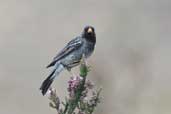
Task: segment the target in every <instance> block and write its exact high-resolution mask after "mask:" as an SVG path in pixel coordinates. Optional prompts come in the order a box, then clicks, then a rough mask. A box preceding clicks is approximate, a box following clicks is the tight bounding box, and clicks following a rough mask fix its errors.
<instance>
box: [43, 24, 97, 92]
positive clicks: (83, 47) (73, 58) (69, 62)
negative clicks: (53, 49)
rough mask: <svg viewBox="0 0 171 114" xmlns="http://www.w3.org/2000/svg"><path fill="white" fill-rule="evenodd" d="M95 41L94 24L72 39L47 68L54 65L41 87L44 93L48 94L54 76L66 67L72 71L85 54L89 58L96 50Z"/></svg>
mask: <svg viewBox="0 0 171 114" xmlns="http://www.w3.org/2000/svg"><path fill="white" fill-rule="evenodd" d="M95 43H96V35H95V31H94V28H93V27H92V26H87V27H85V28H84V31H83V33H82V34H81V36H78V37H76V38H75V39H73V40H71V41H70V42H69V43H68V44H67V45H66V46H65V47H64V48H63V50H61V51H60V52H59V53H58V54H57V55H56V57H54V59H53V61H52V62H51V63H50V64H49V65H48V66H47V68H49V67H52V66H54V69H53V71H52V72H51V74H50V75H49V76H48V77H47V78H46V80H44V82H43V83H42V85H41V87H40V90H41V91H42V94H43V95H45V94H46V92H47V90H48V88H49V87H50V85H51V84H52V82H53V80H54V78H55V77H56V76H58V75H59V74H60V72H61V71H63V70H64V69H67V70H69V71H70V69H71V68H73V67H75V66H77V65H79V63H80V60H81V58H82V56H83V54H84V55H85V58H88V57H89V56H90V55H91V54H92V52H93V50H94V46H95Z"/></svg>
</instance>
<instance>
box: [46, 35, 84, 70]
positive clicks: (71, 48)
mask: <svg viewBox="0 0 171 114" xmlns="http://www.w3.org/2000/svg"><path fill="white" fill-rule="evenodd" d="M82 44H83V42H82V40H81V39H80V37H76V38H75V39H73V40H71V41H70V42H69V43H68V44H67V45H66V46H65V47H64V48H63V49H62V50H61V51H60V52H59V53H58V54H57V55H56V56H55V57H54V58H53V61H52V62H51V63H50V64H49V65H48V66H47V68H48V67H51V66H54V65H55V63H56V62H57V61H59V60H60V59H61V58H64V57H65V56H67V55H68V54H70V53H71V52H73V51H74V50H76V49H78V48H79V47H80V46H81V45H82Z"/></svg>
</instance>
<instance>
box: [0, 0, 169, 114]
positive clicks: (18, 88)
mask: <svg viewBox="0 0 171 114" xmlns="http://www.w3.org/2000/svg"><path fill="white" fill-rule="evenodd" d="M86 25H92V26H94V27H95V28H96V34H97V45H96V49H95V52H94V54H93V55H92V56H91V57H90V59H89V61H88V63H89V64H90V65H91V69H92V70H91V72H90V74H89V77H88V78H89V79H91V80H93V81H94V83H95V84H96V85H97V87H103V92H102V97H103V100H102V103H101V104H100V105H99V106H98V108H97V110H96V112H95V114H104V113H105V114H170V113H171V88H170V87H171V72H170V69H171V38H170V37H171V1H169V0H84V1H80V0H0V113H1V114H55V113H56V111H55V110H53V109H51V108H50V107H49V106H48V101H49V100H48V99H47V97H43V96H42V95H41V93H40V91H39V87H40V85H41V83H42V81H43V80H44V79H45V78H46V77H47V75H48V74H49V72H50V69H46V68H45V66H46V65H47V64H48V63H49V62H51V60H52V58H53V57H54V56H55V55H56V53H57V52H58V51H60V49H61V48H63V47H64V46H65V44H66V43H67V42H68V41H70V40H71V39H72V38H74V37H75V36H77V35H79V34H80V33H81V32H82V29H83V28H84V26H86ZM74 72H75V73H77V72H78V67H77V68H75V69H74ZM68 79H69V73H68V72H67V71H64V72H62V73H61V75H60V76H59V77H58V78H57V79H56V80H55V82H54V83H53V87H55V88H56V89H57V92H58V95H59V96H60V97H62V98H64V96H65V95H66V94H67V93H66V91H67V90H66V86H67V81H68Z"/></svg>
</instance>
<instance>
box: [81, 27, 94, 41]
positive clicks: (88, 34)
mask: <svg viewBox="0 0 171 114" xmlns="http://www.w3.org/2000/svg"><path fill="white" fill-rule="evenodd" d="M82 37H83V38H85V39H86V40H88V41H91V42H94V43H95V42H96V34H95V30H94V27H92V26H86V27H85V28H84V30H83V33H82Z"/></svg>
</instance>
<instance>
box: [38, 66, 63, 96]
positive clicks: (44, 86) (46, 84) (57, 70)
mask: <svg viewBox="0 0 171 114" xmlns="http://www.w3.org/2000/svg"><path fill="white" fill-rule="evenodd" d="M63 69H64V66H63V65H62V64H59V63H56V65H55V68H54V70H53V71H52V72H51V73H50V75H49V76H48V77H47V78H46V79H45V80H44V81H43V83H42V85H41V87H40V90H41V92H42V94H43V95H45V94H46V92H47V91H48V89H49V87H50V85H51V84H52V82H53V80H54V79H55V77H56V76H58V75H59V73H60V72H61V71H62V70H63Z"/></svg>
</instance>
